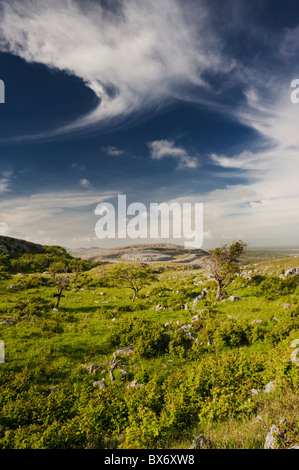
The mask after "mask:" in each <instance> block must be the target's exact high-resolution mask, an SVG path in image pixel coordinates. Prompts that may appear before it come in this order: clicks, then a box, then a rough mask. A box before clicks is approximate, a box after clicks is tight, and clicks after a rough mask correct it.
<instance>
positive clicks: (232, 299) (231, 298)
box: [228, 295, 240, 302]
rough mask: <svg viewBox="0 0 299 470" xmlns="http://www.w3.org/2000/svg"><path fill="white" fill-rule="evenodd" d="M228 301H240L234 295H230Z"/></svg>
mask: <svg viewBox="0 0 299 470" xmlns="http://www.w3.org/2000/svg"><path fill="white" fill-rule="evenodd" d="M228 300H230V301H231V302H236V300H240V297H235V296H234V295H231V296H230V297H229V298H228Z"/></svg>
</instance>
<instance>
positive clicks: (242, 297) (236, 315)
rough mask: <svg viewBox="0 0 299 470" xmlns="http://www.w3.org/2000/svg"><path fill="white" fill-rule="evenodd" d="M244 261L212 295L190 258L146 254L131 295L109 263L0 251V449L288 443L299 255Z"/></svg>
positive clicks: (292, 432)
mask: <svg viewBox="0 0 299 470" xmlns="http://www.w3.org/2000/svg"><path fill="white" fill-rule="evenodd" d="M123 262H124V263H125V265H126V266H127V271H128V273H130V272H131V271H130V269H131V266H134V269H137V270H138V269H143V268H142V266H140V265H136V264H135V262H133V261H123ZM244 262H246V265H242V266H241V270H240V273H239V274H238V275H236V276H235V277H234V278H233V280H232V282H231V283H230V284H229V285H228V286H227V287H226V288H225V290H224V291H223V293H222V298H221V299H220V300H219V301H217V302H216V301H215V296H216V283H215V281H214V280H213V279H210V278H208V276H207V274H206V272H205V270H204V269H202V268H203V266H200V265H198V266H197V265H192V264H190V265H188V264H184V263H183V264H180V263H175V262H166V261H165V262H163V263H161V262H159V263H151V264H150V265H148V266H147V268H146V269H148V277H147V276H140V277H139V278H138V279H137V281H138V282H139V284H138V286H139V287H140V289H138V293H137V297H136V298H135V296H134V297H133V299H134V301H133V299H132V294H133V292H132V290H131V288H130V287H128V283H127V282H126V280H125V278H124V277H120V275H119V270H117V269H116V268H115V263H100V262H98V263H96V264H94V263H92V262H91V261H86V260H85V261H82V260H78V259H75V258H73V257H72V256H71V255H70V254H68V253H67V252H66V251H65V250H64V249H62V248H60V247H44V251H43V253H37V254H36V253H27V254H19V255H16V254H9V253H6V254H2V255H0V295H1V306H0V339H1V340H2V341H3V342H4V345H5V363H1V364H0V387H1V394H0V402H1V404H0V448H1V449H23V448H33V449H39V448H41V449H56V448H84V449H87V448H108V449H115V448H120V449H134V448H137V449H139V448H145V449H155V448H157V449H159V448H160V449H165V448H172V449H188V448H189V447H190V445H191V444H192V442H193V440H194V439H195V438H196V437H198V436H199V435H204V437H202V439H201V441H200V442H201V443H200V447H201V448H208V449H220V448H221V449H222V448H228V449H244V448H246V449H260V448H264V446H265V441H266V438H267V435H268V433H269V431H270V429H272V430H273V429H274V428H273V426H274V427H275V429H276V434H275V440H274V443H273V446H275V447H277V448H289V447H291V446H294V445H296V444H297V445H298V444H299V431H298V429H299V426H298V425H299V417H298V413H297V411H296V410H297V409H298V405H299V393H298V392H299V366H298V360H297V349H295V346H296V345H297V342H296V341H295V340H296V339H298V338H299V275H298V274H296V273H295V274H290V275H284V273H285V271H286V270H287V269H289V268H292V267H297V266H299V260H297V259H296V258H294V257H288V258H285V259H274V260H273V259H272V260H271V259H267V260H264V261H262V262H256V259H255V262H254V263H252V264H248V258H247V259H246V258H245V260H244ZM138 266H139V268H138ZM144 273H146V271H144ZM55 276H56V277H55ZM57 276H58V277H60V278H63V277H64V276H67V277H68V283H66V284H65V287H64V290H63V293H62V296H61V300H60V304H59V308H55V305H56V297H57ZM122 276H124V274H123V271H122ZM134 276H135V281H136V271H135V274H134ZM137 281H136V282H137ZM203 292H204V293H203ZM298 344H299V343H298ZM294 345H295V346H294ZM121 348H124V350H123V351H121V350H119V349H121ZM117 351H118V352H117ZM123 353H127V354H126V355H125V354H123ZM195 447H196V445H195ZM197 447H198V446H197Z"/></svg>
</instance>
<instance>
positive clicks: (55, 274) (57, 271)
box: [49, 261, 71, 309]
mask: <svg viewBox="0 0 299 470" xmlns="http://www.w3.org/2000/svg"><path fill="white" fill-rule="evenodd" d="M49 271H50V273H51V276H52V279H53V283H54V284H55V285H56V287H57V294H54V295H53V296H52V297H56V298H57V302H56V306H55V308H57V309H58V307H59V303H60V299H61V297H62V292H63V290H64V289H65V288H66V287H67V286H68V285H69V284H70V282H71V279H70V277H69V276H68V274H67V272H66V266H65V264H64V263H63V262H62V261H57V262H54V263H52V264H51V266H50V268H49Z"/></svg>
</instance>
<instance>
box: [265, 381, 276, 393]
mask: <svg viewBox="0 0 299 470" xmlns="http://www.w3.org/2000/svg"><path fill="white" fill-rule="evenodd" d="M275 388H276V380H272V381H271V382H269V383H267V385H266V387H265V389H264V392H265V393H270V392H273V391H274V390H275Z"/></svg>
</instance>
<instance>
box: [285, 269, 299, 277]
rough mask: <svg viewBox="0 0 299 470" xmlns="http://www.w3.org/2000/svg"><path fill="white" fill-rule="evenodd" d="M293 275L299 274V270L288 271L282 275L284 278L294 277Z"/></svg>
mask: <svg viewBox="0 0 299 470" xmlns="http://www.w3.org/2000/svg"><path fill="white" fill-rule="evenodd" d="M293 274H299V268H291V269H286V271H285V272H284V274H282V276H283V277H286V276H292V275H293Z"/></svg>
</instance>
